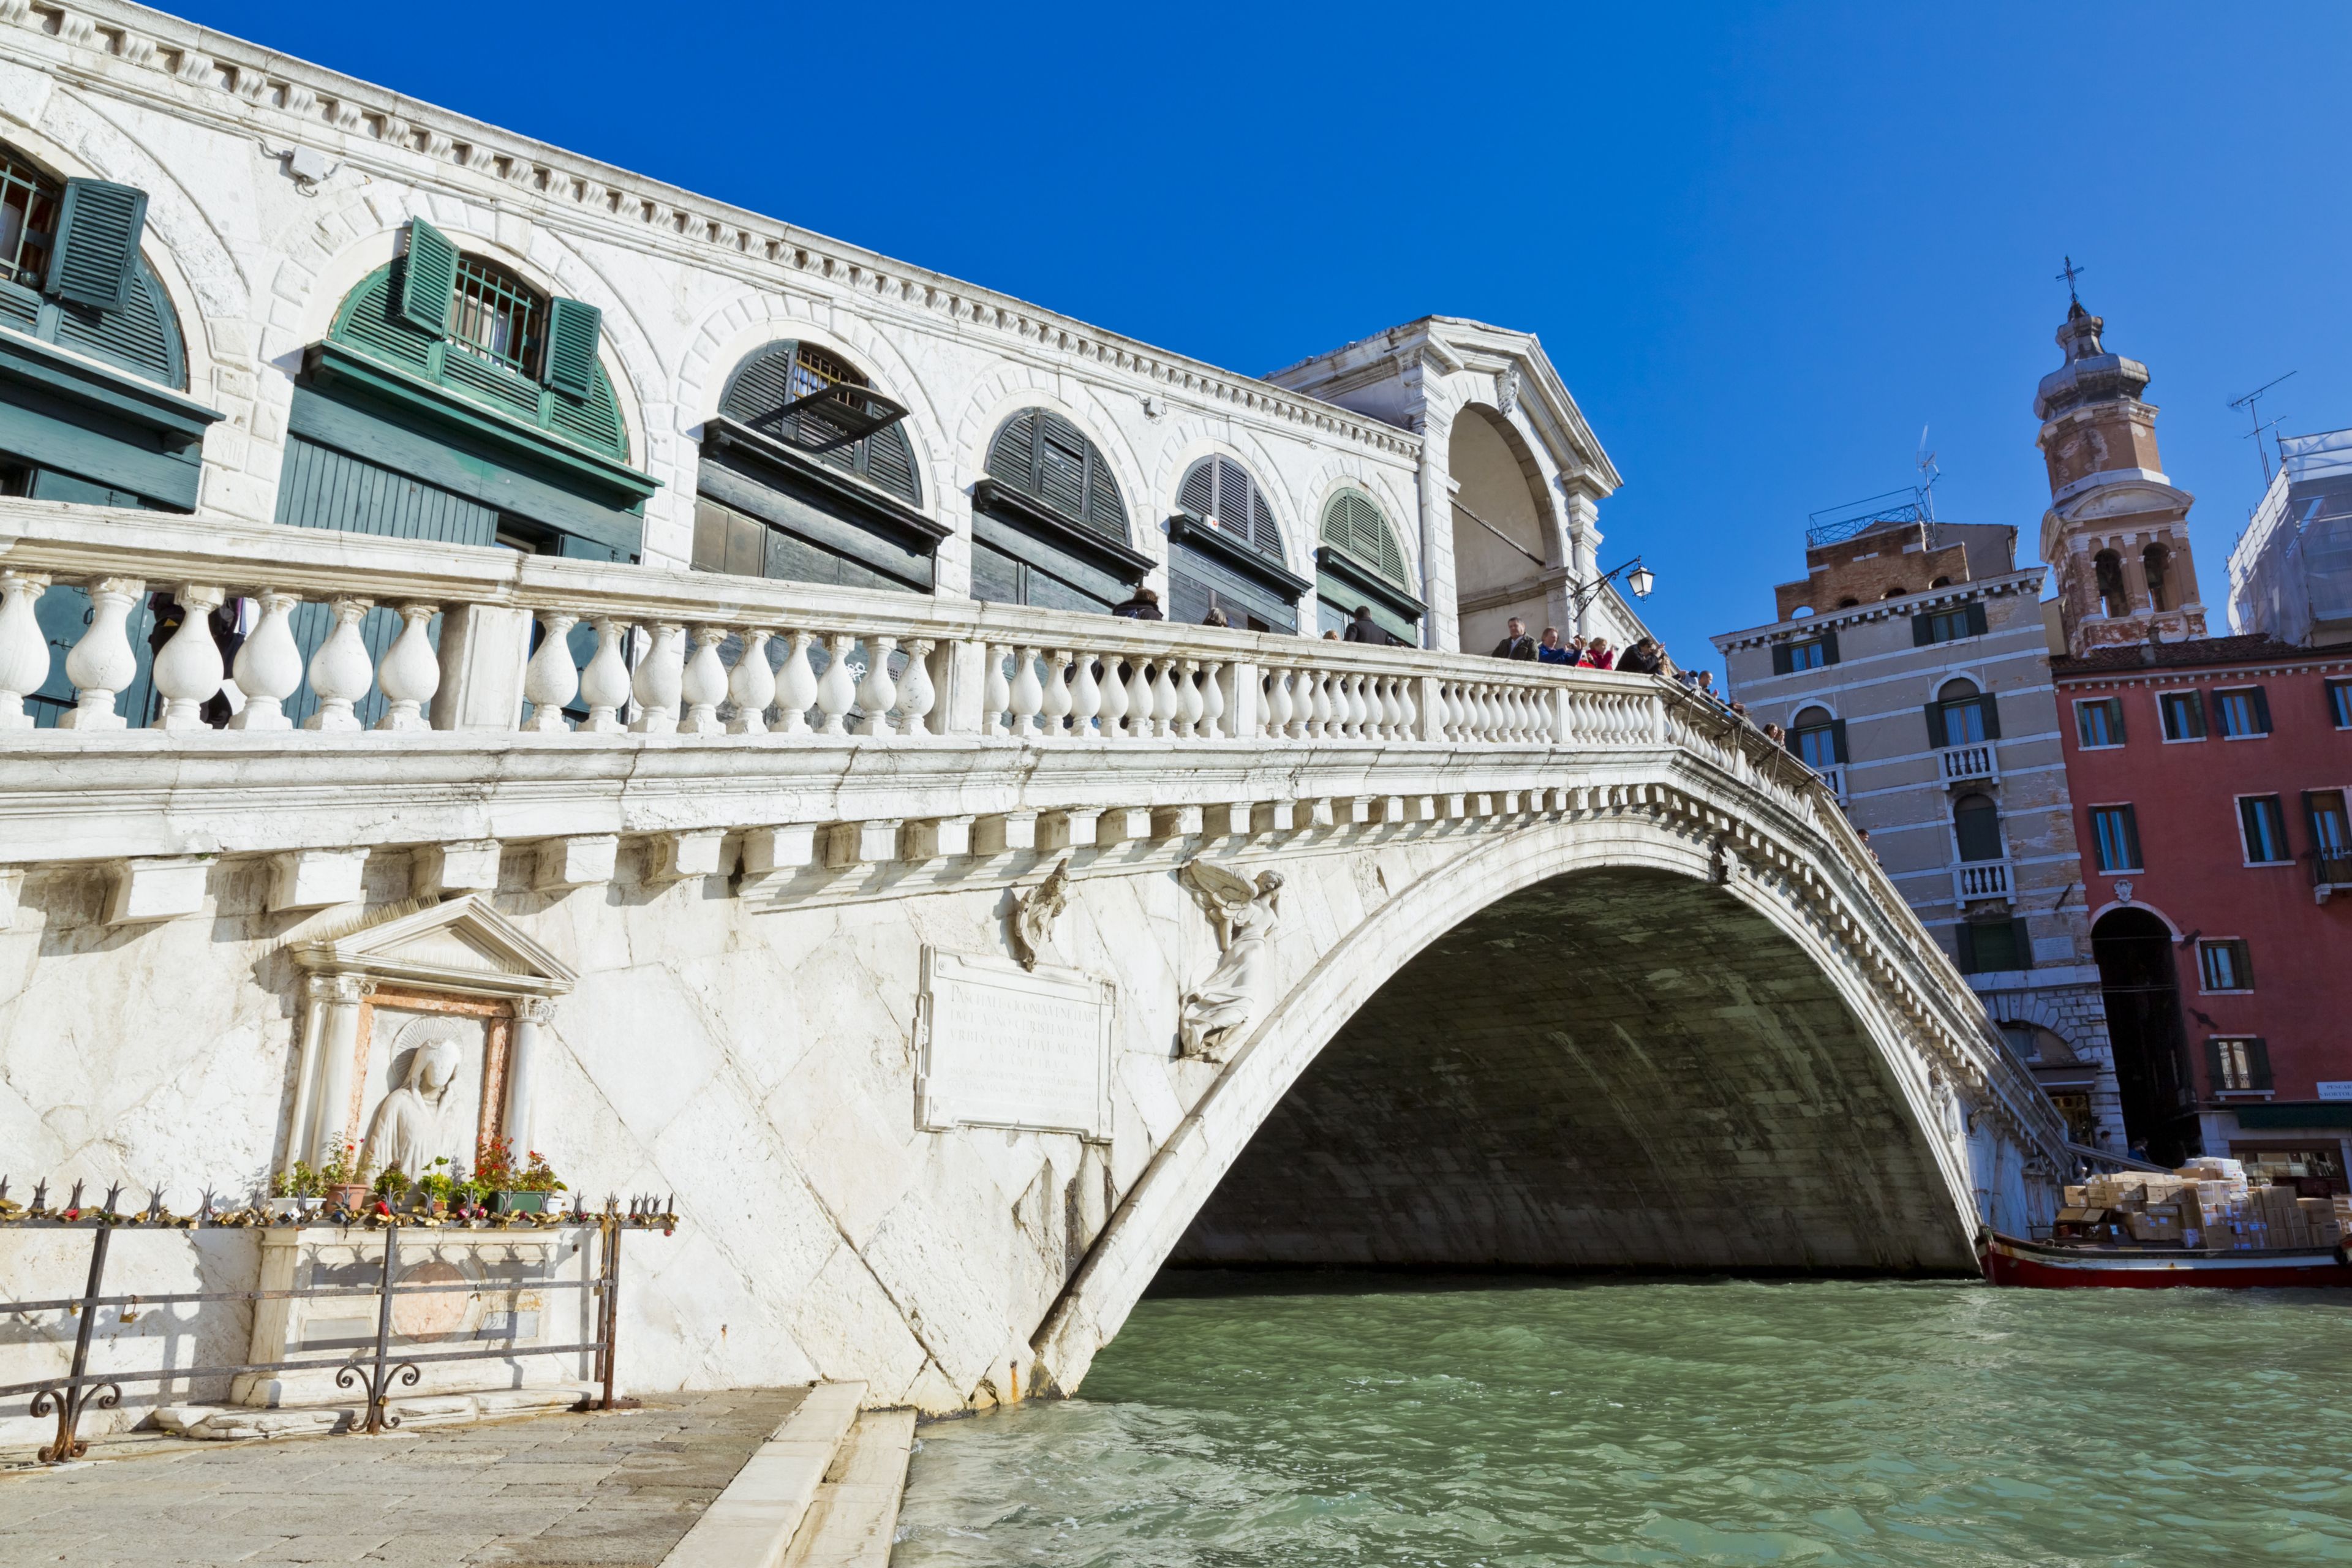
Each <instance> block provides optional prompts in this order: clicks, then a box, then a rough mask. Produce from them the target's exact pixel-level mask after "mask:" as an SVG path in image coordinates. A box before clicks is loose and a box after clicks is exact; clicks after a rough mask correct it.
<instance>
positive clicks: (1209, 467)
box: [1176, 458, 1217, 517]
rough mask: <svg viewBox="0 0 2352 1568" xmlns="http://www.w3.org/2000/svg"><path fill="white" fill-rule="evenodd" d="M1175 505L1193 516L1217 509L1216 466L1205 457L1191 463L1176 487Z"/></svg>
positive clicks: (1203, 514)
mask: <svg viewBox="0 0 2352 1568" xmlns="http://www.w3.org/2000/svg"><path fill="white" fill-rule="evenodd" d="M1176 507H1177V510H1180V511H1189V512H1191V513H1192V515H1193V516H1194V517H1206V516H1208V515H1209V514H1210V513H1211V512H1213V511H1214V510H1217V466H1216V465H1215V464H1214V463H1212V462H1211V461H1209V460H1208V459H1207V458H1202V459H1201V460H1200V461H1199V462H1197V463H1195V464H1193V465H1192V468H1191V470H1190V471H1189V472H1187V473H1186V474H1185V476H1184V482H1183V483H1182V484H1181V485H1179V486H1178V487H1177V489H1176Z"/></svg>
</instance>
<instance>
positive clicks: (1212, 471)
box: [1176, 458, 1283, 563]
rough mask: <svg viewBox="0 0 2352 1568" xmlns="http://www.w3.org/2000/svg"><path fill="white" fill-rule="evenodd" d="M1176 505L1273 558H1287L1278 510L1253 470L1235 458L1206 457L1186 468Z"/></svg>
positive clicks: (1274, 559) (1227, 535)
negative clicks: (1276, 518) (1278, 525)
mask: <svg viewBox="0 0 2352 1568" xmlns="http://www.w3.org/2000/svg"><path fill="white" fill-rule="evenodd" d="M1176 506H1177V510H1180V511H1184V512H1189V513H1190V514H1192V516H1193V517H1196V518H1199V519H1200V520H1201V521H1203V522H1208V523H1213V524H1214V525H1215V527H1216V529H1217V531H1218V532H1220V533H1222V534H1223V535H1225V536H1226V537H1228V538H1231V539H1236V540H1239V541H1241V542H1243V543H1244V544H1247V545H1248V546H1249V547H1250V548H1251V549H1253V550H1255V551H1256V552H1258V553H1259V554H1260V555H1263V556H1265V557H1266V559H1268V560H1270V561H1274V562H1276V563H1279V562H1280V561H1281V560H1282V558H1283V552H1282V531H1281V530H1280V529H1279V528H1276V526H1275V521H1274V509H1273V508H1272V507H1270V506H1268V505H1267V504H1266V501H1265V493H1264V492H1263V491H1261V490H1260V489H1258V486H1257V481H1256V480H1255V479H1251V478H1250V476H1249V470H1248V469H1247V468H1243V467H1242V466H1241V465H1240V464H1239V463H1236V462H1234V460H1233V459H1232V458H1202V459H1201V460H1200V461H1199V462H1197V463H1194V464H1193V465H1192V467H1191V468H1187V469H1185V470H1184V478H1183V479H1182V481H1181V483H1179V484H1178V485H1177V487H1176Z"/></svg>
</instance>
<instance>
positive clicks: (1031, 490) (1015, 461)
mask: <svg viewBox="0 0 2352 1568" xmlns="http://www.w3.org/2000/svg"><path fill="white" fill-rule="evenodd" d="M987 466H988V477H989V478H990V479H994V480H996V481H997V482H998V483H999V484H1002V485H1003V486H1005V487H1007V488H1008V489H1014V490H1018V491H1019V492H1021V493H1022V494H1023V495H1025V496H1028V497H1029V498H1030V499H1032V500H1037V501H1042V502H1044V503H1045V505H1046V506H1047V507H1048V508H1050V509H1052V510H1054V511H1055V513H1056V514H1058V515H1059V516H1061V517H1063V518H1065V519H1066V520H1068V521H1071V522H1075V523H1077V524H1079V525H1080V526H1081V527H1084V528H1086V529H1087V530H1089V531H1093V532H1095V533H1098V534H1100V535H1102V536H1103V537H1104V538H1106V539H1109V540H1114V541H1116V542H1118V543H1120V544H1122V545H1124V544H1126V543H1128V542H1129V531H1128V519H1127V501H1126V500H1125V499H1124V498H1123V497H1121V496H1120V494H1119V491H1118V480H1117V479H1114V478H1113V477H1112V475H1111V471H1110V465H1109V464H1108V462H1106V461H1105V460H1104V458H1103V455H1102V453H1101V452H1100V451H1099V450H1098V449H1097V447H1096V446H1095V444H1094V443H1093V442H1092V441H1089V440H1087V437H1086V436H1085V434H1084V433H1083V432H1081V431H1080V430H1079V429H1078V427H1077V426H1075V425H1073V424H1071V423H1070V422H1069V421H1068V420H1066V419H1065V418H1063V417H1062V416H1060V415H1058V414H1055V413H1054V412H1053V411H1052V410H1050V409H1045V408H1029V409H1024V410H1023V411H1022V412H1021V413H1019V414H1016V415H1014V416H1013V417H1012V418H1010V419H1008V420H1006V421H1005V422H1004V427H1003V429H1001V430H999V431H998V432H997V433H996V439H994V440H993V441H991V442H990V443H989V444H988V465H987Z"/></svg>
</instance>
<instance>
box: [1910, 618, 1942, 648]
mask: <svg viewBox="0 0 2352 1568" xmlns="http://www.w3.org/2000/svg"><path fill="white" fill-rule="evenodd" d="M1935 640H1936V617H1935V616H1912V617H1911V646H1912V647H1927V645H1928V644H1929V643H1931V642H1934V641H1935Z"/></svg>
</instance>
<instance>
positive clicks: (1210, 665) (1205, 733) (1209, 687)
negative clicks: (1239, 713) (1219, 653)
mask: <svg viewBox="0 0 2352 1568" xmlns="http://www.w3.org/2000/svg"><path fill="white" fill-rule="evenodd" d="M1224 672H1225V663H1224V660H1223V659H1219V658H1210V659H1202V661H1201V675H1200V687H1201V694H1200V700H1201V714H1200V718H1199V720H1198V721H1196V722H1195V723H1194V724H1193V726H1192V733H1194V734H1195V735H1198V736H1199V737H1201V739H1202V740H1204V741H1213V740H1219V739H1222V738H1223V735H1224V732H1225V726H1224V717H1225V689H1224V685H1223V681H1222V680H1221V679H1220V677H1222V676H1223V674H1224Z"/></svg>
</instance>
